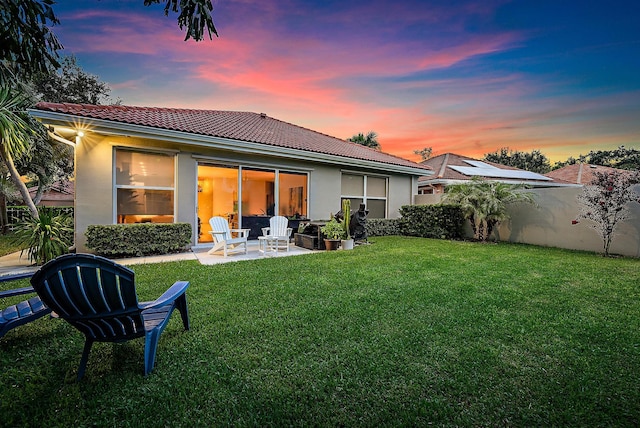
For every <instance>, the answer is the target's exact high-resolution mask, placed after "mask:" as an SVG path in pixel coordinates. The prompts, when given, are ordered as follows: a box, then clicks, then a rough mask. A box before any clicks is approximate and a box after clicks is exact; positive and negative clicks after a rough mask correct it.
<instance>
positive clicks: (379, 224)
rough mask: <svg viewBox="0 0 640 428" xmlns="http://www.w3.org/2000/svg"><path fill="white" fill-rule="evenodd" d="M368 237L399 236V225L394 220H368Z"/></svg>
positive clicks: (396, 220)
mask: <svg viewBox="0 0 640 428" xmlns="http://www.w3.org/2000/svg"><path fill="white" fill-rule="evenodd" d="M366 228H367V235H368V236H392V235H400V223H399V220H398V219H396V218H368V219H367V225H366Z"/></svg>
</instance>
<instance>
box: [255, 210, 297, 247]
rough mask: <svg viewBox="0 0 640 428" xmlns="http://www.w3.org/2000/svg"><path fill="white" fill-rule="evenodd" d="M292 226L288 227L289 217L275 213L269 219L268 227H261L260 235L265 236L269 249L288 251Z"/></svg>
mask: <svg viewBox="0 0 640 428" xmlns="http://www.w3.org/2000/svg"><path fill="white" fill-rule="evenodd" d="M291 231H292V228H290V227H289V219H287V218H286V217H284V216H281V215H277V216H274V217H271V218H270V219H269V227H263V228H262V235H263V236H266V237H267V238H268V239H267V243H268V245H269V247H270V249H272V250H275V251H276V252H277V251H278V250H284V249H286V250H287V251H289V237H290V236H291Z"/></svg>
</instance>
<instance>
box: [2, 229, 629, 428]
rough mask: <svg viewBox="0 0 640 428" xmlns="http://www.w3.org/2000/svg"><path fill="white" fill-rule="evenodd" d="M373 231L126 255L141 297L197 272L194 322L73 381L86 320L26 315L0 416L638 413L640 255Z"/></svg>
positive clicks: (606, 420)
mask: <svg viewBox="0 0 640 428" xmlns="http://www.w3.org/2000/svg"><path fill="white" fill-rule="evenodd" d="M372 241H373V244H372V245H369V246H365V247H358V248H356V249H355V250H354V251H351V252H342V251H340V252H330V253H329V252H325V253H321V254H311V255H304V256H296V257H288V258H278V259H273V258H272V259H266V260H256V261H251V262H241V263H228V264H225V265H219V266H201V265H199V264H198V263H197V262H195V261H188V262H175V263H167V264H156V265H137V266H133V269H134V270H135V271H136V273H137V275H138V282H139V290H140V294H141V296H140V297H141V300H148V299H152V298H155V297H157V296H159V295H160V294H161V293H162V292H163V291H164V290H165V289H166V288H167V287H168V286H169V285H170V284H171V283H173V281H174V280H179V279H185V280H189V281H191V288H190V289H189V291H188V298H189V309H190V313H191V324H192V330H191V331H189V332H184V331H182V329H181V323H180V317H179V316H177V315H178V314H175V315H174V317H173V319H172V321H171V323H170V324H169V326H168V327H167V329H166V330H165V332H164V334H163V336H162V338H161V339H160V345H159V348H158V355H157V362H156V368H155V371H154V372H153V373H152V374H151V375H149V376H148V377H146V378H145V377H143V376H142V370H143V361H142V357H143V343H142V340H140V341H136V342H133V343H126V344H119V345H112V344H96V345H94V348H93V351H92V354H91V356H90V358H89V364H88V367H87V373H86V375H85V379H84V380H83V381H82V382H80V383H76V382H75V375H76V369H77V366H78V363H79V359H80V355H81V352H82V346H83V338H82V336H81V335H80V334H79V333H77V332H76V331H75V330H73V329H72V328H70V327H69V326H68V325H67V324H66V323H64V322H63V321H60V320H56V319H49V318H45V319H43V320H39V321H36V322H34V323H31V324H29V325H27V326H23V327H20V328H18V329H16V330H14V331H12V332H10V333H9V334H7V335H6V336H5V337H4V338H2V339H0V365H1V367H2V370H1V372H0V415H1V416H0V418H1V419H0V420H1V421H2V425H3V426H28V425H31V426H90V425H97V426H118V427H123V426H134V427H143V426H145V427H146V426H171V427H174V426H188V427H191V426H226V425H235V426H308V425H313V426H367V427H371V426H426V425H428V424H433V425H436V426H527V427H530V426H580V427H585V426H600V427H601V426H637V425H638V424H640V386H639V385H640V260H637V259H623V258H617V259H615V258H610V259H606V258H603V257H601V256H599V255H594V254H588V253H581V252H571V251H564V250H556V249H545V248H539V247H533V246H521V245H509V244H499V245H496V244H476V243H467V242H449V241H437V240H428V239H417V238H398V237H385V238H375V239H372ZM22 284H23V283H22V282H21V283H17V284H16V283H14V284H12V285H11V286H12V287H16V286H18V285H22ZM0 286H1V287H4V288H9V286H8V285H7V284H0ZM1 303H3V306H4V305H5V304H6V303H7V302H1Z"/></svg>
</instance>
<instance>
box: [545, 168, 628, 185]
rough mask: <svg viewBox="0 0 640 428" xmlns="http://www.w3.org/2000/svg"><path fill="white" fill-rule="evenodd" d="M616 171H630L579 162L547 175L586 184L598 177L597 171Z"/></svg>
mask: <svg viewBox="0 0 640 428" xmlns="http://www.w3.org/2000/svg"><path fill="white" fill-rule="evenodd" d="M614 171H618V172H628V171H626V170H624V169H616V168H611V167H608V166H602V165H589V164H585V163H577V164H573V165H567V166H564V167H562V168H558V169H556V170H554V171H551V172H549V173H547V174H545V175H546V176H547V177H549V178H552V179H554V180H556V181H565V182H568V183H573V184H580V185H584V184H590V183H591V182H592V181H593V179H594V178H596V175H595V173H596V172H600V173H605V172H607V173H611V172H614Z"/></svg>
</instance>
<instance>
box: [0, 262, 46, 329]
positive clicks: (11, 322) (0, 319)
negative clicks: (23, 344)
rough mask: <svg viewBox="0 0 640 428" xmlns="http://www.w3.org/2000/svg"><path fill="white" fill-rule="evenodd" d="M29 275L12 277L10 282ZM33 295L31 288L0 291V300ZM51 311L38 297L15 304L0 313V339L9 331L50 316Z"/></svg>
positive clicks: (33, 291)
mask: <svg viewBox="0 0 640 428" xmlns="http://www.w3.org/2000/svg"><path fill="white" fill-rule="evenodd" d="M30 276H31V274H30V273H29V274H26V275H19V276H13V277H12V278H11V279H10V280H14V279H21V278H28V277H30ZM23 294H35V290H34V289H33V287H23V288H17V289H14V290H6V291H0V298H5V297H13V296H21V295H23ZM50 313H51V309H49V308H48V307H46V306H45V304H44V303H42V300H40V297H38V296H34V297H32V298H30V299H28V300H24V301H22V302H19V303H16V304H15V305H11V306H9V307H7V308H5V309H3V310H1V311H0V337H2V336H4V335H5V334H7V332H8V331H9V330H11V329H14V328H16V327H18V326H21V325H23V324H26V323H28V322H31V321H35V320H37V319H38V318H42V317H43V316H45V315H47V314H50Z"/></svg>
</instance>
